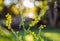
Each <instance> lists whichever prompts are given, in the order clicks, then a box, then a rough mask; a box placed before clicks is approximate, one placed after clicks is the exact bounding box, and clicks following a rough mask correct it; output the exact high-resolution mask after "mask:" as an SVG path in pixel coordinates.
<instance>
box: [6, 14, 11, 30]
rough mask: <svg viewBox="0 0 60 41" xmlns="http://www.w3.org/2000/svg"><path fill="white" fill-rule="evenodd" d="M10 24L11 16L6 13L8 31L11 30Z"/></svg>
mask: <svg viewBox="0 0 60 41" xmlns="http://www.w3.org/2000/svg"><path fill="white" fill-rule="evenodd" d="M11 23H12V16H11V15H10V14H9V13H7V15H6V26H7V27H8V29H10V28H11Z"/></svg>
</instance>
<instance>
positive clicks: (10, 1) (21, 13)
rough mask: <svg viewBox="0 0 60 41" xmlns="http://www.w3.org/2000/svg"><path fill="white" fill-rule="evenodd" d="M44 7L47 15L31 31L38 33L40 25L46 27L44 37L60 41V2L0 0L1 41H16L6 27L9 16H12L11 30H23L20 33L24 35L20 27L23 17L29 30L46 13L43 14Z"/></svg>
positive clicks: (48, 0) (50, 0)
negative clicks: (32, 23) (33, 22)
mask: <svg viewBox="0 0 60 41" xmlns="http://www.w3.org/2000/svg"><path fill="white" fill-rule="evenodd" d="M44 7H46V9H47V10H46V12H45V14H44V15H43V16H42V17H41V20H39V21H38V22H37V23H36V24H35V25H34V26H33V28H31V30H34V31H37V29H38V27H39V26H40V25H46V28H44V30H43V32H44V35H45V34H46V35H47V36H45V37H49V39H50V38H51V37H50V36H52V38H51V39H52V40H54V41H60V35H59V34H60V0H0V41H16V40H15V38H14V35H12V33H11V32H10V30H9V29H8V27H7V26H6V20H7V19H6V15H7V14H10V15H11V16H12V23H11V28H12V29H14V30H15V31H20V30H22V31H21V32H20V33H23V27H22V26H20V25H21V22H22V17H24V23H25V27H26V29H27V28H28V26H29V24H30V23H31V22H32V21H35V19H36V18H37V17H38V16H39V15H41V14H42V13H43V12H44V11H43V12H42V13H41V10H43V9H44ZM34 27H35V28H34ZM47 32H48V33H47ZM52 32H53V33H52ZM54 37H57V38H54ZM11 38H12V39H11ZM55 39H56V40H55Z"/></svg>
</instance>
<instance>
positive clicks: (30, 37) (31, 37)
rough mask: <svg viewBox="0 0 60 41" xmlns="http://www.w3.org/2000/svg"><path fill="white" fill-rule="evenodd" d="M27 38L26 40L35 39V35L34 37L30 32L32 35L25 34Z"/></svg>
mask: <svg viewBox="0 0 60 41" xmlns="http://www.w3.org/2000/svg"><path fill="white" fill-rule="evenodd" d="M25 40H26V41H34V37H33V35H31V34H30V35H26V36H25Z"/></svg>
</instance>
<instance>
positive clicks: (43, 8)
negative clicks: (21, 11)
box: [29, 0, 48, 27]
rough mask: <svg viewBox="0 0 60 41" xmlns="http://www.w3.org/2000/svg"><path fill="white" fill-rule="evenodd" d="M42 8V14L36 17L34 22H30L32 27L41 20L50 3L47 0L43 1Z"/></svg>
mask: <svg viewBox="0 0 60 41" xmlns="http://www.w3.org/2000/svg"><path fill="white" fill-rule="evenodd" d="M40 8H41V12H40V15H39V16H38V17H37V18H35V21H32V23H31V24H29V26H30V27H32V26H34V25H35V24H37V23H38V22H39V21H40V20H41V17H42V16H44V15H45V13H46V11H47V10H48V5H47V1H46V0H45V1H44V2H41V5H40Z"/></svg>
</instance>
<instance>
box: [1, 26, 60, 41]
mask: <svg viewBox="0 0 60 41" xmlns="http://www.w3.org/2000/svg"><path fill="white" fill-rule="evenodd" d="M32 31H34V32H35V33H36V34H37V32H38V29H32ZM23 35H24V31H23V30H20V31H19V36H23ZM41 36H42V38H43V39H44V41H60V29H52V28H51V29H50V28H49V29H48V28H47V29H43V30H42V32H41ZM23 37H24V36H23ZM0 41H16V38H15V36H14V35H13V34H12V33H11V32H10V31H8V30H6V29H4V28H3V27H0Z"/></svg>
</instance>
